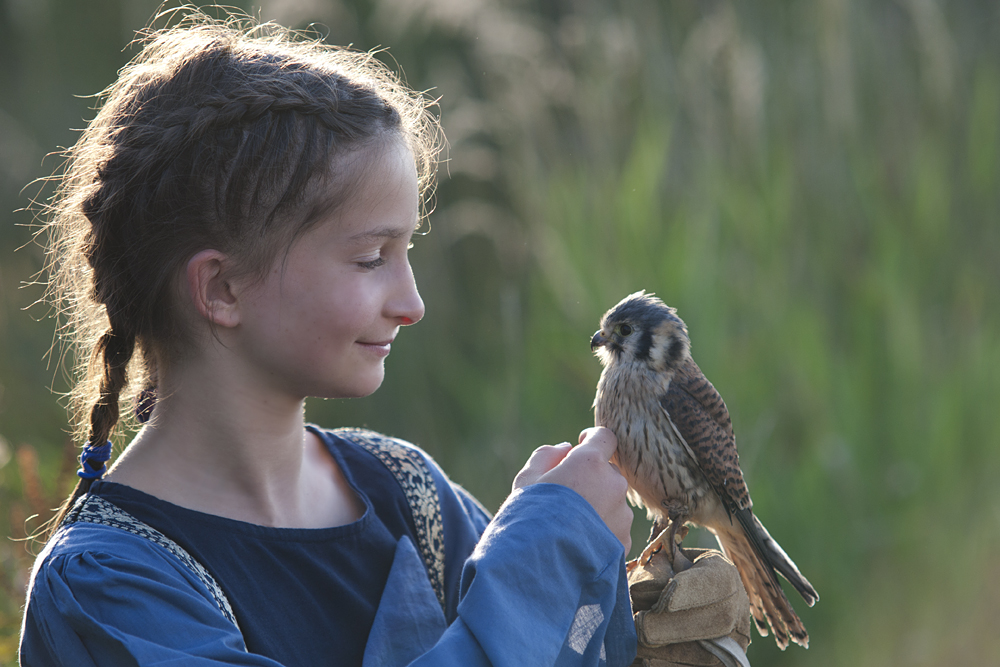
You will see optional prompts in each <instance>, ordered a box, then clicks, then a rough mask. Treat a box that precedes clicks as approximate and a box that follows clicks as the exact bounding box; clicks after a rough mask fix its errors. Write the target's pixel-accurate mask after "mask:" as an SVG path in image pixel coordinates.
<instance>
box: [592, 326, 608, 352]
mask: <svg viewBox="0 0 1000 667" xmlns="http://www.w3.org/2000/svg"><path fill="white" fill-rule="evenodd" d="M607 343H608V339H607V338H605V337H604V333H603V332H602V331H601V330H600V329H598V330H597V331H596V332H595V333H594V337H593V338H591V339H590V351H591V352H593V351H594V350H596V349H597V348H599V347H604V346H605V345H607Z"/></svg>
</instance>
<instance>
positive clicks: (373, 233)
mask: <svg viewBox="0 0 1000 667" xmlns="http://www.w3.org/2000/svg"><path fill="white" fill-rule="evenodd" d="M412 231H413V230H412V229H402V228H400V227H379V228H377V229H371V230H368V231H365V232H361V233H360V234H355V235H354V236H352V237H350V238H349V239H348V241H360V242H365V243H367V242H371V241H380V240H382V239H398V238H402V237H403V236H406V235H407V234H409V233H410V232H412Z"/></svg>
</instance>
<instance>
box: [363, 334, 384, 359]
mask: <svg viewBox="0 0 1000 667" xmlns="http://www.w3.org/2000/svg"><path fill="white" fill-rule="evenodd" d="M391 344H392V339H391V338H390V339H389V340H384V341H380V342H377V343H365V342H362V341H358V345H360V346H361V347H363V348H365V349H366V350H371V351H372V352H374V353H375V354H377V355H378V356H380V357H387V356H389V348H390V346H391Z"/></svg>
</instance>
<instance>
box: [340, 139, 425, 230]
mask: <svg viewBox="0 0 1000 667" xmlns="http://www.w3.org/2000/svg"><path fill="white" fill-rule="evenodd" d="M386 144H387V145H384V146H383V147H378V148H370V149H367V150H365V153H368V154H367V155H359V156H355V158H354V159H353V160H352V162H353V163H354V164H353V165H352V166H353V167H354V169H353V171H354V173H353V174H351V175H350V177H349V179H348V180H347V184H346V185H345V186H341V187H342V188H343V189H342V190H341V192H340V199H341V201H340V203H339V205H338V206H337V207H336V209H335V210H334V211H333V212H332V213H331V215H329V216H328V217H327V221H326V222H327V223H335V225H336V227H337V230H338V235H339V236H340V237H341V240H343V241H349V242H354V243H368V242H374V241H378V240H384V239H393V238H400V237H403V236H408V235H410V234H412V233H413V231H414V230H415V229H416V228H417V226H418V225H419V223H420V194H419V187H418V183H417V172H416V166H415V163H414V160H413V154H412V152H411V151H410V149H409V148H407V147H406V145H405V144H403V143H402V142H398V141H393V142H386Z"/></svg>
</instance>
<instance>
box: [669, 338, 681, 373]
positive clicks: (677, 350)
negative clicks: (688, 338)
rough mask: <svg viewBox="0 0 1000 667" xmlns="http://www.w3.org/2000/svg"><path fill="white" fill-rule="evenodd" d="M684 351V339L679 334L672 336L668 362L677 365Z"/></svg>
mask: <svg viewBox="0 0 1000 667" xmlns="http://www.w3.org/2000/svg"><path fill="white" fill-rule="evenodd" d="M683 353H684V341H682V340H681V339H680V338H679V337H677V336H671V338H670V347H668V348H667V363H668V364H669V365H671V366H676V365H677V364H678V363H680V360H681V355H682V354H683Z"/></svg>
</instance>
